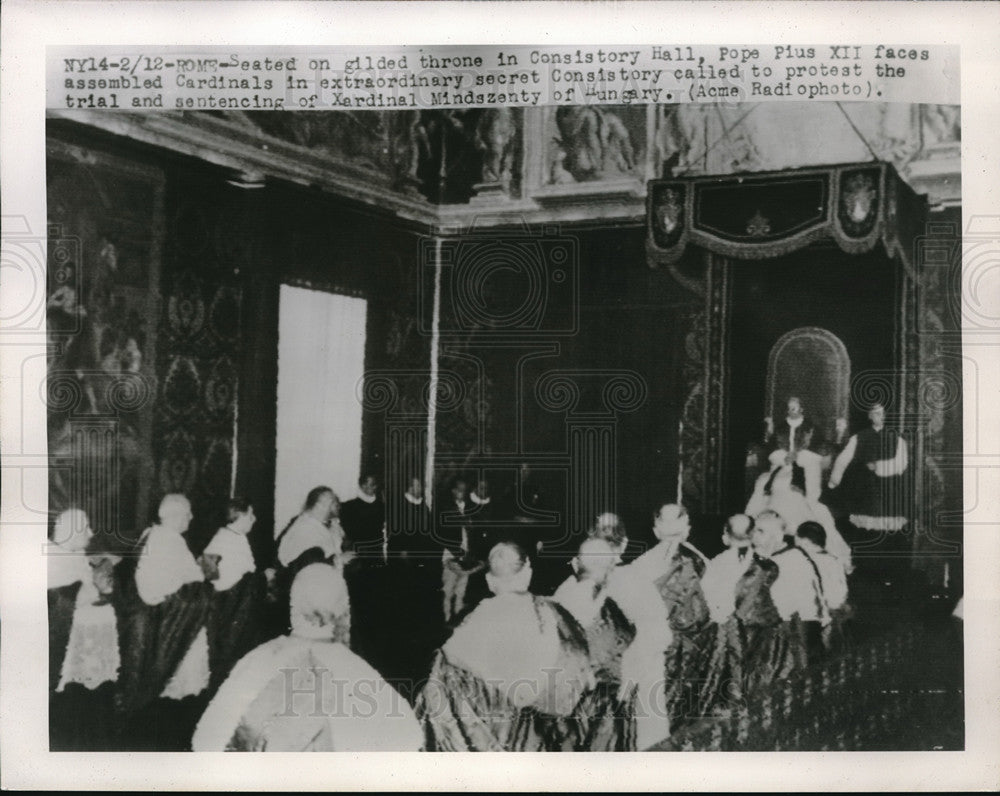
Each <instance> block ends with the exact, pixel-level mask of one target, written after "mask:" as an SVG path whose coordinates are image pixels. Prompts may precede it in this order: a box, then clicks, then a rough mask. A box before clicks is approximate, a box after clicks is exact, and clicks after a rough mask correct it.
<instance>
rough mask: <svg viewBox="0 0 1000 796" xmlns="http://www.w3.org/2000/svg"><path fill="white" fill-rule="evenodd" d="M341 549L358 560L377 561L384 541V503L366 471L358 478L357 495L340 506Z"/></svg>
mask: <svg viewBox="0 0 1000 796" xmlns="http://www.w3.org/2000/svg"><path fill="white" fill-rule="evenodd" d="M340 525H341V527H342V528H343V529H344V536H345V539H344V549H346V550H352V551H353V552H354V553H355V555H356V556H357V558H356V560H357V561H358V562H367V561H374V560H381V559H382V555H383V550H382V547H383V544H384V542H385V534H384V532H385V503H383V502H382V500H381V499H380V498H379V495H378V481H377V480H376V478H375V476H374V475H371V474H370V473H369V474H367V475H362V476H361V477H360V478H359V479H358V495H357V497H355V498H352V499H351V500H348V501H346V502H345V503H344V504H343V505H342V506H341V507H340Z"/></svg>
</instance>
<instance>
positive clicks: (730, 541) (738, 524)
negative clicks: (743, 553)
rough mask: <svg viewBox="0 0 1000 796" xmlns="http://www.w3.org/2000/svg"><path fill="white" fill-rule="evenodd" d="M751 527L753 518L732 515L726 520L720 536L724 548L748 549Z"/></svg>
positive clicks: (743, 515) (744, 515)
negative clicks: (724, 545)
mask: <svg viewBox="0 0 1000 796" xmlns="http://www.w3.org/2000/svg"><path fill="white" fill-rule="evenodd" d="M753 526H754V521H753V517H751V516H749V515H747V514H734V515H733V516H732V517H730V518H729V519H728V520H726V528H725V531H724V532H723V534H722V540H723V542H725V544H726V547H748V546H749V545H750V531H751V530H752V529H753Z"/></svg>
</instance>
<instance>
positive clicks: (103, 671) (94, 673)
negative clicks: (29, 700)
mask: <svg viewBox="0 0 1000 796" xmlns="http://www.w3.org/2000/svg"><path fill="white" fill-rule="evenodd" d="M92 541H93V531H92V530H91V527H90V521H89V520H88V518H87V515H86V513H85V512H83V511H82V510H80V509H67V510H66V511H64V512H62V513H61V514H60V515H59V517H57V518H56V522H55V526H54V532H53V535H52V544H51V545H49V547H48V549H47V550H46V551H45V552H46V556H47V563H48V570H49V573H48V575H49V578H48V580H49V583H48V601H49V667H50V688H51V689H52V693H51V694H50V703H49V720H50V745H51V748H52V750H53V751H87V750H99V749H102V748H109V747H108V744H109V743H110V741H111V738H110V735H111V727H112V722H111V709H112V697H113V689H114V684H115V682H116V681H117V679H118V669H119V666H120V657H119V651H118V630H117V621H116V619H115V611H114V607H113V606H112V604H111V602H110V601H109V600H108V599H107V598H108V596H109V593H110V591H111V584H112V573H111V570H112V568H113V567H114V565H115V564H116V563H117V562H118V561H119V560H120V559H119V558H118V557H117V556H112V555H109V554H107V553H97V551H94V550H93V549H92V547H93V544H92Z"/></svg>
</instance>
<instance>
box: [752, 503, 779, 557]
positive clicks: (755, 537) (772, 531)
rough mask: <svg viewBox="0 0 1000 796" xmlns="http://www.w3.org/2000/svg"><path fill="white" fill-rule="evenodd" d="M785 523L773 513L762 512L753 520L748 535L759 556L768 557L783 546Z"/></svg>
mask: <svg viewBox="0 0 1000 796" xmlns="http://www.w3.org/2000/svg"><path fill="white" fill-rule="evenodd" d="M784 537H785V521H784V519H782V517H781V515H780V514H778V513H776V512H774V511H764V512H761V513H760V514H758V515H757V517H756V518H755V519H754V528H753V531H752V532H751V534H750V539H751V541H752V543H753V547H754V549H755V550H757V551H758V552H759V553H760V554H761V555H765V556H769V555H771V554H772V553H774V552H775V551H777V550H779V549H780V548H781V547H782V545H783V544H784Z"/></svg>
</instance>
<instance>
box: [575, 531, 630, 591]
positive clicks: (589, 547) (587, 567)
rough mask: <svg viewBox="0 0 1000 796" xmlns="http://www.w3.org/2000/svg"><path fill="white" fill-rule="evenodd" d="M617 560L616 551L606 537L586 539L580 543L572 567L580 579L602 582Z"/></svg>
mask: <svg viewBox="0 0 1000 796" xmlns="http://www.w3.org/2000/svg"><path fill="white" fill-rule="evenodd" d="M618 561H619V555H618V551H617V550H615V549H614V548H613V547H612V546H611V544H610V543H609V542H608V541H607V540H606V539H598V538H592V539H587V540H586V541H585V542H584V543H583V544H581V545H580V551H579V552H578V553H577V554H576V558H575V559H574V569H576V574H577V576H579V578H580V580H592V581H594V582H595V583H603V582H604V581H605V580H607V578H608V575H610V574H611V570H612V569H614V568H615V565H616V564H617V563H618Z"/></svg>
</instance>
